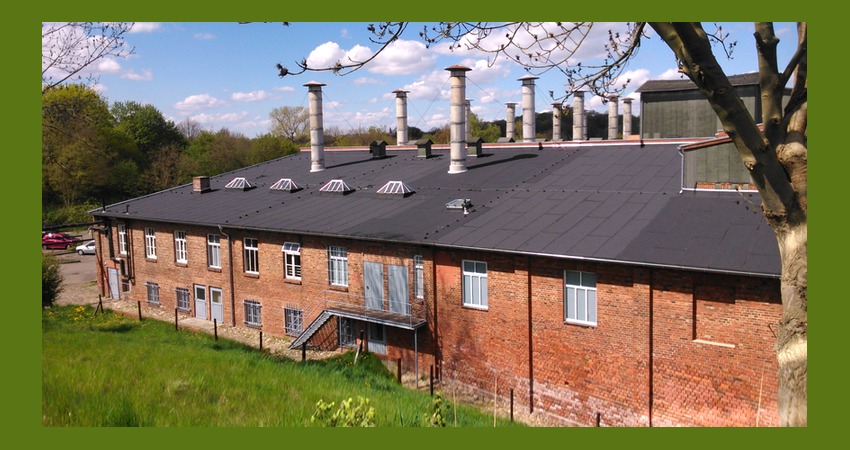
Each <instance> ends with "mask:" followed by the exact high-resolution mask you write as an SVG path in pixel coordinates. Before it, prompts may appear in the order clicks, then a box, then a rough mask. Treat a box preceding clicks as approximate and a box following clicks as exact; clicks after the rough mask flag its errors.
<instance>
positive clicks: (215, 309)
mask: <svg viewBox="0 0 850 450" xmlns="http://www.w3.org/2000/svg"><path fill="white" fill-rule="evenodd" d="M221 297H222V296H221V289H219V288H214V287H211V288H210V313H212V319H213V320H215V321H216V322H217V323H224V303H223V302H222V300H221Z"/></svg>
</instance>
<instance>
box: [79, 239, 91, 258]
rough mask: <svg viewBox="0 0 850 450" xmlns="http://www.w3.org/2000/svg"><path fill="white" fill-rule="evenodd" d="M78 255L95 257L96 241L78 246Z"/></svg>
mask: <svg viewBox="0 0 850 450" xmlns="http://www.w3.org/2000/svg"><path fill="white" fill-rule="evenodd" d="M76 250H77V253H78V254H80V255H94V241H88V242H85V243H83V244H80V245H78V246H77V249H76Z"/></svg>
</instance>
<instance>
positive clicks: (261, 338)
mask: <svg viewBox="0 0 850 450" xmlns="http://www.w3.org/2000/svg"><path fill="white" fill-rule="evenodd" d="M260 351H263V332H262V331H260Z"/></svg>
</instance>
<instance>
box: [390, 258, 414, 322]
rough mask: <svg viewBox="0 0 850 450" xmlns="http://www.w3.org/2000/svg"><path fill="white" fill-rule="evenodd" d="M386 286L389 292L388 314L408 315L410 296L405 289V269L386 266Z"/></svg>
mask: <svg viewBox="0 0 850 450" xmlns="http://www.w3.org/2000/svg"><path fill="white" fill-rule="evenodd" d="M387 279H388V282H387V284H388V285H389V291H390V293H389V294H390V298H389V301H390V312H394V313H398V314H406V315H410V296H409V295H408V292H409V291H408V288H407V267H405V266H394V265H389V266H387Z"/></svg>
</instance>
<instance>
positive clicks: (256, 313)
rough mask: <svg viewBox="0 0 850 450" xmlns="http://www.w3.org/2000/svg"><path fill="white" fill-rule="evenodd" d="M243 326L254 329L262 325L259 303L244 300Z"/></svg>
mask: <svg viewBox="0 0 850 450" xmlns="http://www.w3.org/2000/svg"><path fill="white" fill-rule="evenodd" d="M245 324H246V325H251V326H255V327H259V326H260V325H262V322H261V321H260V302H257V301H254V300H245Z"/></svg>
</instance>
